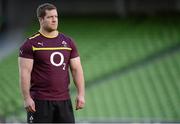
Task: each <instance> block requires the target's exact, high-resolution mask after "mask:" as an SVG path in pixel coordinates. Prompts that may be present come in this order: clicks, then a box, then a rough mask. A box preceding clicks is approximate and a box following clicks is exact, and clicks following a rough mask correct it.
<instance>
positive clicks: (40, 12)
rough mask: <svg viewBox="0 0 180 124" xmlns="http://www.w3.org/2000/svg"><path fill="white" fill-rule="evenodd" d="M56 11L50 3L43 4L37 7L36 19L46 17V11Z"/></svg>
mask: <svg viewBox="0 0 180 124" xmlns="http://www.w3.org/2000/svg"><path fill="white" fill-rule="evenodd" d="M53 9H56V10H57V8H56V6H55V5H53V4H50V3H44V4H41V5H39V6H38V8H37V10H36V12H37V17H38V18H44V16H45V15H46V10H53Z"/></svg>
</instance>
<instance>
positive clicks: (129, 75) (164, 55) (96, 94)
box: [0, 17, 180, 122]
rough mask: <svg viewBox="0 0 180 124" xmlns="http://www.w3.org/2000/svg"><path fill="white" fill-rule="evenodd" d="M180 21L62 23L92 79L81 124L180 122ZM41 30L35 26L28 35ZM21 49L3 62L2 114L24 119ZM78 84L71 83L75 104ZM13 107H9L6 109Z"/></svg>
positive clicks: (88, 81)
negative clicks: (84, 123)
mask: <svg viewBox="0 0 180 124" xmlns="http://www.w3.org/2000/svg"><path fill="white" fill-rule="evenodd" d="M179 21H180V18H178V17H172V18H166V19H165V18H161V17H154V18H138V17H136V18H124V19H120V18H115V17H112V18H110V17H102V18H90V17H88V18H87V17H78V18H70V17H69V18H68V17H66V18H62V19H60V28H59V30H60V32H61V31H62V32H63V33H65V34H67V35H69V36H71V37H72V38H73V39H74V40H75V41H76V44H77V46H78V49H79V52H80V55H81V61H82V65H83V68H84V74H85V80H86V107H85V109H84V110H80V111H78V112H77V111H75V115H76V118H77V120H79V121H91V122H96V121H113V120H114V121H133V122H140V121H154V122H156V121H164V122H166V121H171V122H175V121H180V111H178V107H179V106H180V100H179V94H180V85H179V79H180V78H179V74H180V64H179V63H180V56H179V54H180V45H179V44H180V35H179V33H180V23H179ZM37 30H38V24H37V23H33V25H32V26H30V27H29V28H28V31H27V32H26V33H25V35H26V36H28V35H30V34H32V33H33V32H35V31H37ZM17 56H18V55H17V51H16V52H15V53H13V54H12V55H11V56H9V57H7V58H5V59H3V61H2V62H0V73H1V80H0V85H1V87H0V88H1V90H0V98H1V99H2V100H1V101H0V109H1V111H0V115H1V117H12V116H14V115H15V117H16V118H18V119H22V118H23V117H25V116H24V111H23V106H22V100H21V97H20V90H19V86H18V67H17ZM74 91H75V90H74V86H73V85H71V92H72V100H73V102H74V98H75V92H74ZM5 105H6V106H7V107H3V106H5Z"/></svg>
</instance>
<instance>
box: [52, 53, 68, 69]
mask: <svg viewBox="0 0 180 124" xmlns="http://www.w3.org/2000/svg"><path fill="white" fill-rule="evenodd" d="M55 55H59V56H60V62H59V63H55V62H54V56H55ZM50 62H51V64H52V65H54V66H57V67H59V66H61V65H63V70H65V69H66V68H65V67H66V63H64V56H63V54H62V53H60V52H53V53H52V54H51V56H50Z"/></svg>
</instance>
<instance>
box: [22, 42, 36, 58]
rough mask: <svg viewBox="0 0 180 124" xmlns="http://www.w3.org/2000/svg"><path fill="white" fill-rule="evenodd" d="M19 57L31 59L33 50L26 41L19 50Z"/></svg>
mask: <svg viewBox="0 0 180 124" xmlns="http://www.w3.org/2000/svg"><path fill="white" fill-rule="evenodd" d="M19 57H23V58H29V59H33V50H32V45H31V44H30V41H29V40H27V41H26V42H24V44H23V45H22V46H21V47H20V49H19Z"/></svg>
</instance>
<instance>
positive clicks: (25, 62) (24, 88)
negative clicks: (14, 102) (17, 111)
mask: <svg viewBox="0 0 180 124" xmlns="http://www.w3.org/2000/svg"><path fill="white" fill-rule="evenodd" d="M18 59H19V60H18V61H19V76H20V88H21V92H22V95H23V99H24V104H25V107H26V109H27V111H30V112H34V111H35V104H34V101H33V99H32V98H31V96H30V80H31V71H32V68H33V59H27V58H22V57H19V58H18Z"/></svg>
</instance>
